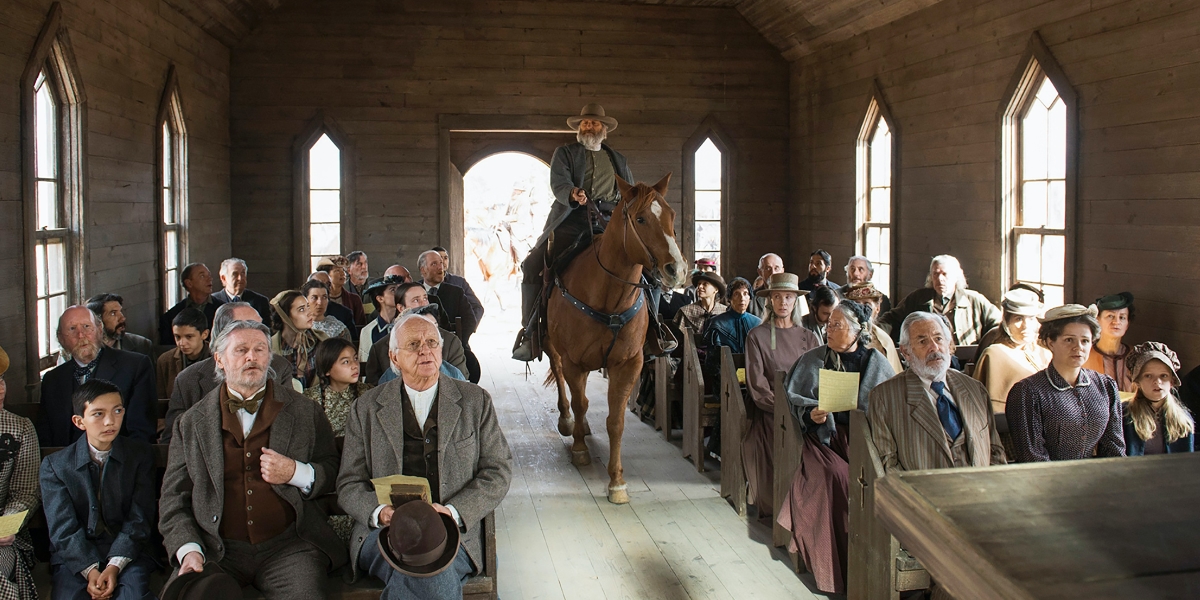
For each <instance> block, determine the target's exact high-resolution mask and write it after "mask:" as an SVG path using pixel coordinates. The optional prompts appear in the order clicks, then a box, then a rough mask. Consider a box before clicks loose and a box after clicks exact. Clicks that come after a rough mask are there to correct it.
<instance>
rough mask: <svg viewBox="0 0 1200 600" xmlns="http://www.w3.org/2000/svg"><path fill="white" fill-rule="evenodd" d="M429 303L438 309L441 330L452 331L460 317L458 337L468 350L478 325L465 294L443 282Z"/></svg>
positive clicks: (460, 289)
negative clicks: (462, 330) (461, 331)
mask: <svg viewBox="0 0 1200 600" xmlns="http://www.w3.org/2000/svg"><path fill="white" fill-rule="evenodd" d="M417 283H425V281H424V280H420V281H418V282H417ZM429 302H431V303H433V302H436V303H437V305H438V307H439V309H440V310H439V311H438V313H439V315H440V316H439V317H438V321H439V323H438V324H439V325H440V326H441V327H442V329H448V330H450V331H454V319H456V318H457V317H462V320H463V329H464V330H465V331H464V332H463V333H462V335H460V336H459V337H460V338H461V339H462V343H463V347H464V348H470V347H471V334H473V333H475V327H476V326H477V325H478V323H476V322H475V314H474V313H472V312H471V307H470V305H468V304H467V297H466V292H464V291H463V289H462V288H460V287H458V286H456V285H452V284H447V283H446V282H444V281H443V282H442V283H441V285H439V286H437V297H436V298H435V297H434V296H433V295H430V296H429ZM465 372H466V371H464V373H465Z"/></svg>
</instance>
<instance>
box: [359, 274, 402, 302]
mask: <svg viewBox="0 0 1200 600" xmlns="http://www.w3.org/2000/svg"><path fill="white" fill-rule="evenodd" d="M402 283H405V280H404V278H403V277H401V276H399V275H386V276H384V277H375V278H373V279H371V280H370V281H367V285H366V287H364V288H363V290H362V297H363V298H364V299H367V300H369V299H371V298H372V297H373V296H374V292H377V291H379V290H382V289H384V288H386V287H387V286H389V285H400V284H402Z"/></svg>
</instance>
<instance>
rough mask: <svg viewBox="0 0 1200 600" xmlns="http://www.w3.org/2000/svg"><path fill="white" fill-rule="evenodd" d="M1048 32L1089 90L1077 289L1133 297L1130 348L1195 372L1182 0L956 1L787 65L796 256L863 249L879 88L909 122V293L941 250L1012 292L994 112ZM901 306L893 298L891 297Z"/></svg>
mask: <svg viewBox="0 0 1200 600" xmlns="http://www.w3.org/2000/svg"><path fill="white" fill-rule="evenodd" d="M1034 31H1037V32H1039V33H1040V35H1041V37H1042V38H1043V39H1044V40H1045V42H1046V44H1047V45H1048V46H1049V48H1050V51H1051V52H1052V53H1053V54H1054V56H1055V58H1056V59H1057V61H1058V62H1059V63H1060V64H1061V66H1062V68H1063V70H1064V72H1065V74H1066V76H1067V78H1068V79H1069V80H1070V82H1071V84H1072V86H1073V87H1074V88H1075V90H1076V91H1077V93H1078V95H1079V124H1080V131H1081V133H1080V139H1079V198H1078V204H1077V208H1078V210H1077V215H1078V216H1077V222H1076V223H1075V224H1074V226H1075V227H1076V232H1077V236H1078V240H1077V247H1078V251H1079V254H1078V260H1077V264H1076V267H1075V268H1076V269H1077V272H1078V282H1079V290H1078V293H1077V294H1076V298H1075V300H1076V301H1079V302H1082V303H1089V302H1091V301H1092V300H1093V299H1095V298H1096V297H1098V296H1100V295H1102V294H1105V293H1112V292H1116V291H1121V290H1129V291H1132V292H1133V293H1134V294H1135V296H1136V297H1137V307H1138V316H1137V319H1136V320H1135V322H1134V323H1133V325H1132V326H1131V328H1130V334H1129V335H1130V338H1132V341H1135V342H1136V341H1143V340H1146V339H1153V340H1159V341H1163V342H1165V343H1167V344H1169V345H1170V346H1172V347H1173V348H1176V350H1178V351H1179V352H1180V355H1181V359H1182V360H1183V363H1184V365H1185V368H1190V367H1191V366H1193V365H1195V364H1196V363H1197V362H1198V361H1200V312H1198V311H1197V308H1198V307H1200V266H1197V262H1196V258H1195V252H1194V249H1195V248H1196V244H1197V241H1198V237H1197V231H1200V229H1198V228H1197V226H1200V211H1198V210H1197V209H1196V206H1197V202H1196V198H1197V196H1198V195H1200V186H1198V185H1197V182H1198V181H1200V158H1198V157H1200V153H1198V152H1197V148H1200V146H1198V145H1197V144H1200V102H1198V101H1197V93H1198V92H1200V35H1198V32H1200V8H1198V7H1197V5H1196V4H1195V3H1187V2H1183V3H1181V2H1173V1H1169V0H1093V1H1090V2H1080V1H1078V0H1009V1H1005V2H989V1H986V0H946V1H944V2H941V3H939V4H937V5H934V6H933V7H931V8H927V9H925V10H923V11H920V12H917V13H914V14H912V15H910V16H908V17H906V18H904V19H901V20H899V21H896V22H894V23H891V24H889V25H886V26H884V27H880V28H878V29H875V30H873V31H870V32H867V33H865V34H862V35H859V36H857V37H854V38H852V39H850V40H848V41H846V42H843V43H839V44H836V45H834V46H831V47H828V48H826V49H824V50H822V51H821V52H818V53H816V54H813V55H811V56H808V57H806V58H804V59H802V60H800V61H798V62H796V63H793V65H792V148H793V154H792V165H793V172H792V175H793V200H794V203H795V204H794V207H793V210H792V214H791V216H792V227H793V234H792V235H793V245H792V253H791V260H792V261H800V260H804V259H806V257H807V255H808V253H809V252H810V251H811V250H812V249H813V248H816V247H824V248H826V249H827V250H829V251H831V252H833V254H834V256H835V265H836V266H835V269H836V271H835V273H836V274H837V277H836V279H838V280H841V279H843V278H844V274H843V273H842V272H841V271H840V268H841V266H842V265H843V264H845V262H844V261H845V258H846V257H847V256H848V255H849V254H850V253H852V251H853V249H854V193H855V190H854V185H855V184H854V181H855V180H854V169H855V138H856V135H857V133H858V131H859V127H860V125H861V122H862V118H863V114H864V113H865V111H866V108H867V98H868V93H869V87H870V84H871V81H872V80H873V79H877V80H878V81H879V84H880V89H881V90H882V92H883V95H884V96H885V97H886V99H887V100H888V102H889V103H890V106H891V112H892V114H893V115H894V117H895V118H896V120H897V122H898V123H899V126H900V132H901V133H900V137H901V141H900V148H899V152H900V162H901V165H902V167H901V168H902V173H901V182H902V183H901V187H900V194H901V196H900V211H899V212H900V215H899V216H900V219H901V225H900V230H899V232H898V233H899V236H900V248H899V255H900V260H901V261H902V266H901V269H900V272H899V273H898V276H894V277H896V280H897V281H898V282H899V288H900V290H901V291H902V292H908V291H911V290H912V289H914V288H917V287H919V286H921V285H922V284H923V283H924V277H925V275H926V272H927V268H928V264H929V259H930V257H931V256H932V255H935V254H939V253H942V252H948V253H951V254H954V255H956V256H958V257H959V258H960V259H961V260H962V263H963V266H964V268H965V269H966V273H967V277H968V278H969V279H970V281H971V285H972V287H973V288H976V289H979V290H981V291H983V292H984V293H985V294H986V295H988V296H989V297H991V298H993V299H996V297H997V296H998V295H999V291H1000V290H1001V288H1002V282H1001V281H1000V260H1001V259H1000V245H999V240H998V235H999V232H998V226H997V224H996V218H997V203H998V201H999V200H998V189H997V188H998V186H997V183H996V178H997V177H998V174H997V172H996V169H997V151H998V149H997V130H998V126H999V121H998V117H997V112H998V110H999V109H1000V106H1001V103H1003V102H1006V101H1007V99H1005V98H1001V96H1002V95H1003V94H1004V91H1005V87H1006V86H1007V85H1008V83H1009V81H1010V80H1011V78H1012V77H1013V74H1014V72H1015V71H1016V70H1017V68H1018V63H1019V59H1020V57H1021V54H1022V53H1023V52H1024V51H1025V49H1026V47H1027V45H1028V43H1029V39H1030V35H1031V34H1032V33H1033V32H1034ZM895 300H897V298H893V301H895Z"/></svg>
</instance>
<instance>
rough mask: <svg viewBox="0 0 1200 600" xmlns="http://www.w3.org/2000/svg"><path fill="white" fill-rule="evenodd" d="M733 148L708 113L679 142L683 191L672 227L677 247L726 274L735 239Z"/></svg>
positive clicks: (686, 254) (685, 253)
mask: <svg viewBox="0 0 1200 600" xmlns="http://www.w3.org/2000/svg"><path fill="white" fill-rule="evenodd" d="M735 154H736V150H735V149H734V147H733V144H732V143H731V142H730V138H729V136H727V135H725V133H724V131H723V130H722V129H721V126H720V124H718V123H717V121H716V119H715V118H713V117H712V116H709V117H707V118H705V119H704V122H703V123H701V124H700V127H698V128H697V129H696V131H695V132H694V133H693V134H692V136H691V137H690V138H688V140H687V142H685V143H684V145H683V188H682V189H683V193H682V196H683V198H682V202H681V203H680V204H681V209H682V210H680V212H679V217H680V220H681V226H680V227H679V228H678V229H677V230H676V233H677V235H678V237H679V240H680V244H679V245H680V249H681V250H682V251H683V254H684V256H685V257H687V256H690V257H691V258H692V260H698V259H701V258H711V259H712V260H713V261H715V262H716V263H717V272H718V273H720V272H722V271H725V272H726V274H728V273H729V272H730V271H731V270H732V268H733V265H732V264H730V260H731V259H732V258H731V256H734V255H733V254H732V253H735V252H736V244H737V240H734V239H731V236H729V235H728V232H729V231H735V229H734V220H735V218H736V217H735V215H734V211H732V210H730V209H729V207H730V198H731V197H732V195H731V193H732V189H733V179H734V178H733V165H734V164H735V163H736V162H737V161H736V160H735Z"/></svg>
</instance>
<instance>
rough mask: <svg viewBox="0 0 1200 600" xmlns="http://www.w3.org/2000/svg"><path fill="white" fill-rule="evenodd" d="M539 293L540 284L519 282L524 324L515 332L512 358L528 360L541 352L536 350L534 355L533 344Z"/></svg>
mask: <svg viewBox="0 0 1200 600" xmlns="http://www.w3.org/2000/svg"><path fill="white" fill-rule="evenodd" d="M541 293H542V286H541V284H538V283H522V284H521V315H522V317H523V318H524V321H523V322H524V323H525V326H524V327H523V328H522V329H521V330H520V331H518V332H517V341H516V343H514V344H513V351H512V357H513V360H519V361H524V362H529V361H531V360H533V359H535V358H538V357H539V356H540V355H541V352H537V353H536V354H537V356H535V352H534V344H533V338H534V337H535V336H536V335H537V331H538V320H537V303H538V296H540V295H541ZM539 346H540V344H539Z"/></svg>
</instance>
